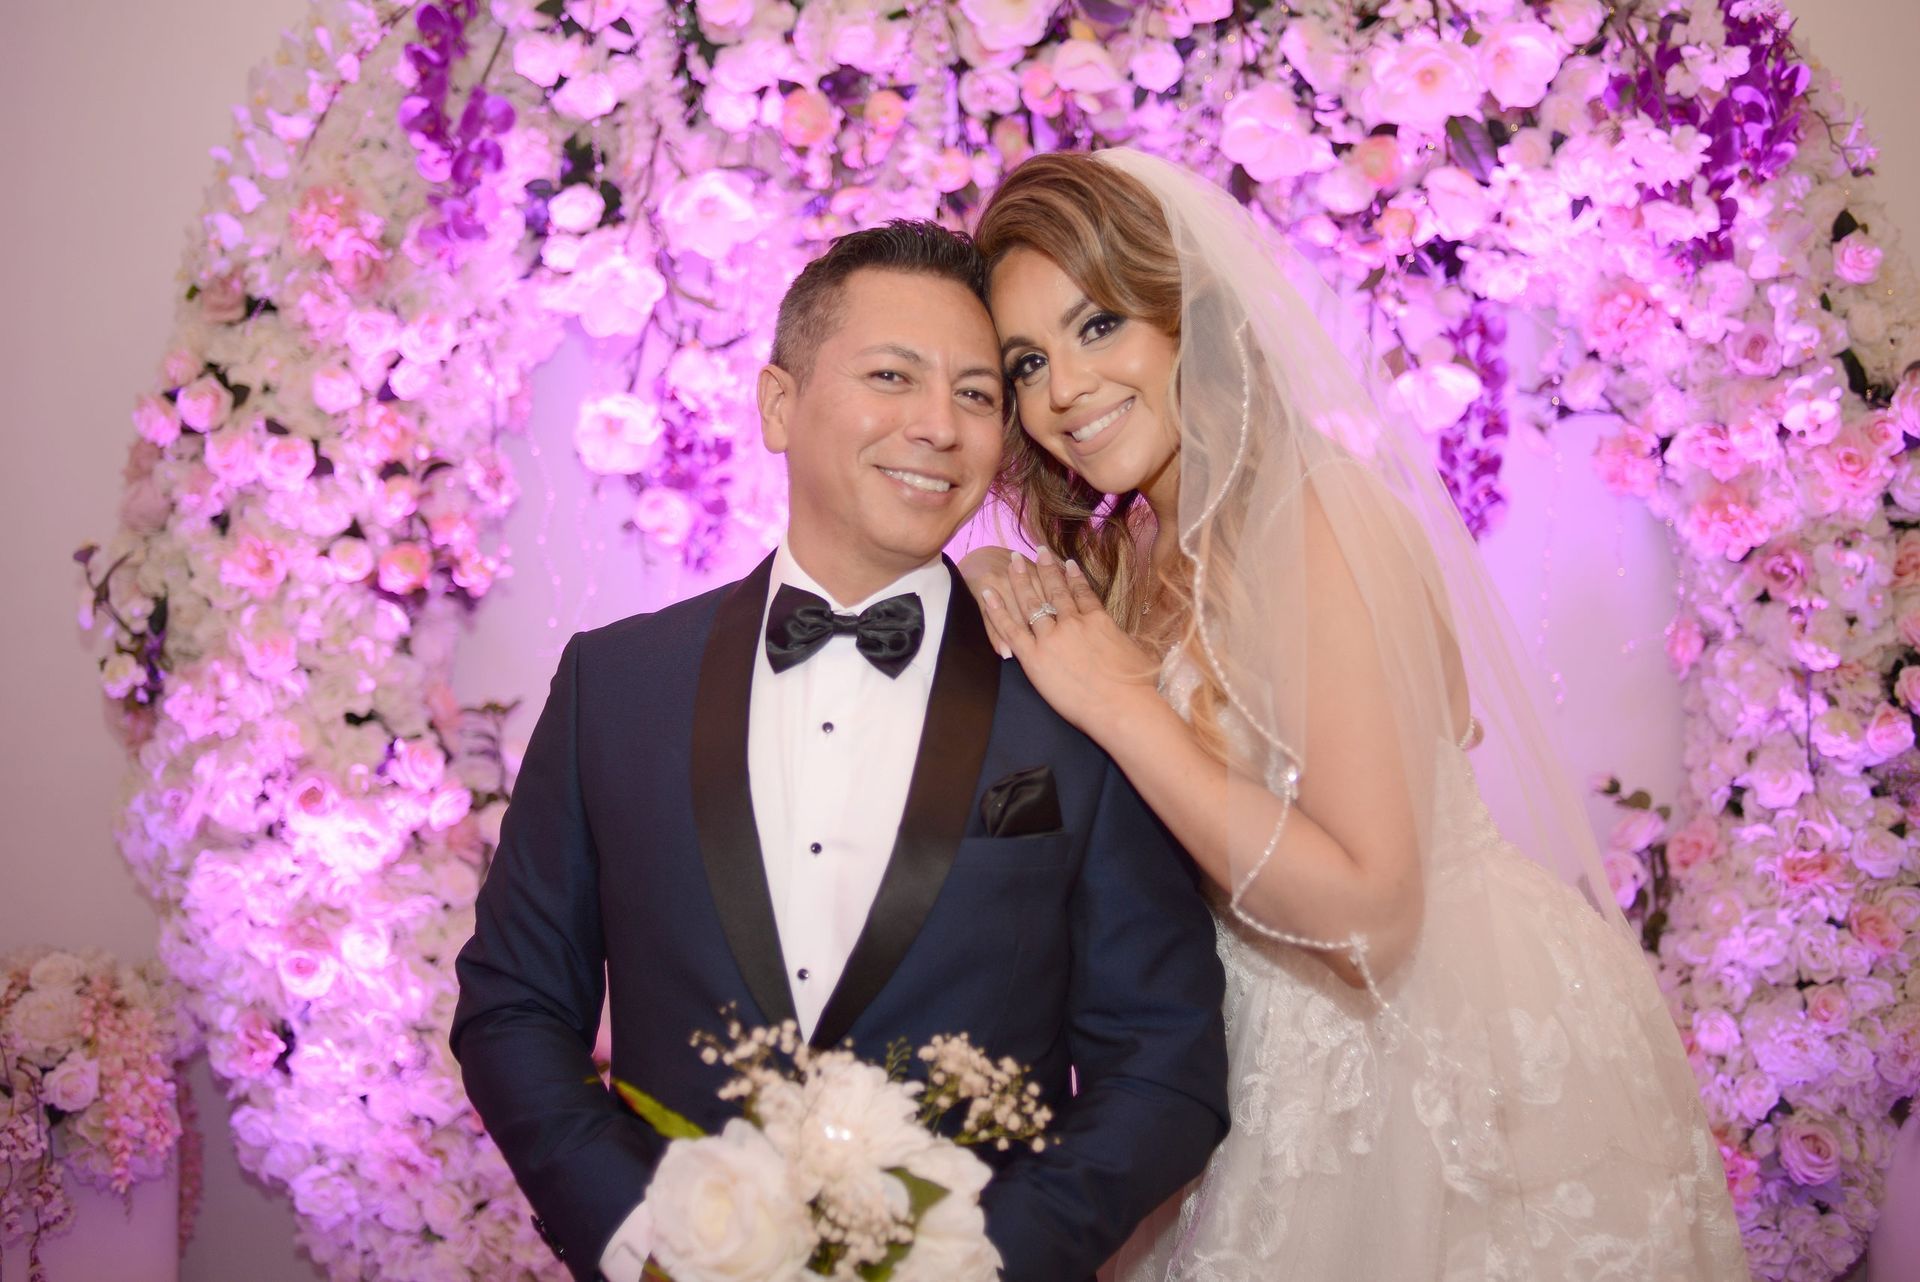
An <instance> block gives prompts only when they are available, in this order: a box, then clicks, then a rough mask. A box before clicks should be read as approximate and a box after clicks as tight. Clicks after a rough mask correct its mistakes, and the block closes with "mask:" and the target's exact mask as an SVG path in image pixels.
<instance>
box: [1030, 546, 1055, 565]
mask: <svg viewBox="0 0 1920 1282" xmlns="http://www.w3.org/2000/svg"><path fill="white" fill-rule="evenodd" d="M1033 559H1034V560H1035V561H1038V562H1039V563H1040V564H1041V565H1052V564H1053V553H1051V552H1049V551H1047V550H1046V549H1045V548H1041V549H1040V550H1039V551H1038V552H1036V553H1035V554H1034V557H1033Z"/></svg>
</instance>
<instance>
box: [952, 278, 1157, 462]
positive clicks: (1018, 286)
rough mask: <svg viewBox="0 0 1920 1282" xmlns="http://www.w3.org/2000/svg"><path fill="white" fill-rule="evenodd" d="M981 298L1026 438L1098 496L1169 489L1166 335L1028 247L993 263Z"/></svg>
mask: <svg viewBox="0 0 1920 1282" xmlns="http://www.w3.org/2000/svg"><path fill="white" fill-rule="evenodd" d="M988 295H989V304H990V306H991V308H992V310H993V326H994V328H995V329H996V330H998V331H999V333H1000V365H1001V368H1002V369H1004V370H1005V371H1006V373H1007V377H1008V378H1009V379H1011V380H1012V383H1013V392H1014V402H1015V405H1016V407H1017V408H1018V409H1019V411H1020V425H1021V426H1022V427H1023V428H1025V429H1026V433H1027V435H1028V436H1030V437H1032V438H1033V440H1034V442H1035V444H1037V445H1039V446H1040V448H1041V449H1043V450H1045V451H1047V453H1049V454H1051V455H1053V457H1055V458H1056V459H1058V460H1060V462H1061V463H1063V464H1064V465H1066V466H1067V467H1068V468H1070V469H1072V470H1073V471H1075V472H1077V473H1079V474H1080V475H1081V476H1082V477H1083V478H1084V479H1085V480H1086V482H1087V483H1088V484H1089V485H1091V486H1093V487H1094V488H1095V489H1098V490H1100V491H1101V492H1103V493H1106V494H1121V493H1125V492H1126V491H1128V490H1142V491H1145V492H1146V494H1147V496H1148V498H1149V499H1150V500H1151V499H1152V498H1153V497H1154V495H1155V492H1156V491H1165V490H1167V489H1170V488H1171V487H1170V485H1169V484H1168V481H1169V480H1170V478H1171V477H1172V475H1173V473H1172V465H1173V459H1174V456H1175V454H1176V452H1177V449H1178V446H1179V432H1178V429H1177V427H1176V426H1175V425H1174V422H1173V416H1172V415H1171V414H1170V413H1169V412H1168V411H1169V408H1170V407H1169V406H1168V405H1167V403H1166V402H1167V386H1168V382H1169V380H1170V379H1171V378H1172V377H1173V360H1174V355H1175V352H1176V350H1177V345H1176V344H1175V342H1174V339H1173V338H1172V336H1171V335H1169V334H1166V333H1164V332H1162V331H1161V330H1158V329H1155V328H1154V327H1153V326H1152V325H1149V324H1147V323H1146V322H1145V321H1142V320H1136V319H1133V318H1131V317H1126V316H1121V315H1118V314H1116V313H1114V312H1110V311H1106V310H1104V309H1103V308H1101V307H1099V306H1097V305H1096V304H1094V303H1093V302H1092V301H1090V300H1089V299H1088V298H1087V296H1086V294H1085V293H1084V292H1083V291H1082V290H1081V288H1080V287H1079V286H1078V285H1076V284H1074V282H1073V280H1072V279H1071V278H1070V277H1068V275H1067V274H1066V273H1065V272H1063V271H1061V270H1060V268H1059V267H1057V266H1056V265H1055V264H1054V262H1053V260H1052V259H1050V258H1047V257H1046V256H1045V255H1043V254H1040V253H1037V252H1035V251H1034V250H1031V249H1016V250H1013V251H1012V252H1010V253H1009V254H1008V255H1007V256H1006V257H1005V258H1003V259H1001V260H1000V263H999V265H998V266H996V267H995V268H994V269H993V277H992V280H991V281H990V282H989V289H988Z"/></svg>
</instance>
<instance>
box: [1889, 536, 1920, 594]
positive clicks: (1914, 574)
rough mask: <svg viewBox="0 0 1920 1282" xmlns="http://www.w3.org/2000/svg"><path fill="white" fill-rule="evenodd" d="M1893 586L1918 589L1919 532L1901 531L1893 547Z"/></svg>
mask: <svg viewBox="0 0 1920 1282" xmlns="http://www.w3.org/2000/svg"><path fill="white" fill-rule="evenodd" d="M1893 586H1894V587H1896V588H1912V587H1920V530H1902V531H1900V539H1899V541H1898V542H1896V543H1895V544H1894V545H1893Z"/></svg>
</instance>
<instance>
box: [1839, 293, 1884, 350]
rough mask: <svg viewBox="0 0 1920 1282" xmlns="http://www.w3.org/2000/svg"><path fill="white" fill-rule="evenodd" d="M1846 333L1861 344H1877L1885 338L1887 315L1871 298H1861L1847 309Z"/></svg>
mask: <svg viewBox="0 0 1920 1282" xmlns="http://www.w3.org/2000/svg"><path fill="white" fill-rule="evenodd" d="M1847 333H1849V334H1850V335H1852V336H1853V337H1854V338H1856V339H1858V340H1860V341H1861V342H1863V343H1877V342H1879V341H1880V340H1881V339H1883V338H1885V337H1886V336H1887V313H1886V312H1885V310H1884V309H1882V308H1881V306H1880V304H1878V303H1876V302H1874V301H1873V300H1872V299H1871V298H1862V299H1860V300H1859V301H1858V302H1856V303H1854V304H1853V305H1852V306H1851V307H1849V308H1847Z"/></svg>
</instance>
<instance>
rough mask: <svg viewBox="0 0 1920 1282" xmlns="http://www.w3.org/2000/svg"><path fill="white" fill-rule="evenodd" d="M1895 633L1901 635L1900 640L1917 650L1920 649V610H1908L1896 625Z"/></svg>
mask: <svg viewBox="0 0 1920 1282" xmlns="http://www.w3.org/2000/svg"><path fill="white" fill-rule="evenodd" d="M1894 631H1896V632H1898V633H1899V634H1900V640H1901V641H1903V642H1904V643H1906V644H1907V645H1909V646H1912V647H1913V648H1915V649H1920V610H1908V611H1907V612H1906V613H1905V614H1902V615H1901V616H1900V618H1899V621H1898V622H1897V623H1895V624H1894Z"/></svg>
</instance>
